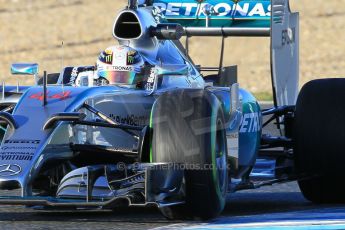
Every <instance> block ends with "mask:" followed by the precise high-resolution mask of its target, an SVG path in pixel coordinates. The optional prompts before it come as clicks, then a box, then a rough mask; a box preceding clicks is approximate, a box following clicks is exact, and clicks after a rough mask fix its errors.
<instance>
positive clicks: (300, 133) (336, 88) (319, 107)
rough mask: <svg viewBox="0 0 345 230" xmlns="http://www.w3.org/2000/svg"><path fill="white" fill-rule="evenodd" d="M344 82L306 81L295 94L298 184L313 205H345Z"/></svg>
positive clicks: (339, 80) (340, 80)
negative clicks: (297, 93) (302, 176)
mask: <svg viewBox="0 0 345 230" xmlns="http://www.w3.org/2000/svg"><path fill="white" fill-rule="evenodd" d="M344 98H345V79H321V80H314V81H310V82H308V83H307V84H306V85H305V86H304V87H303V88H302V89H301V92H300V94H299V97H298V100H297V104H296V111H295V126H294V142H295V143H294V145H295V147H294V153H295V154H294V155H295V164H296V170H297V172H298V173H299V174H300V175H305V176H310V177H309V178H308V177H307V178H308V179H301V180H299V181H298V184H299V187H300V189H301V191H302V193H303V195H304V197H305V198H306V199H308V200H310V201H312V202H315V203H344V202H345V195H344V194H345V186H343V184H342V183H344V181H345V170H344V165H345V104H344V102H343V100H344Z"/></svg>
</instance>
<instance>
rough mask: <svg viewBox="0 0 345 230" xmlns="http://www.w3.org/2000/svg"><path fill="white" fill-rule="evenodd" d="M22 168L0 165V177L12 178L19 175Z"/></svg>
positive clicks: (12, 165) (13, 165)
mask: <svg viewBox="0 0 345 230" xmlns="http://www.w3.org/2000/svg"><path fill="white" fill-rule="evenodd" d="M21 171H22V168H21V167H20V166H19V165H17V164H3V165H0V176H5V177H6V176H14V175H17V174H19V173H20V172H21Z"/></svg>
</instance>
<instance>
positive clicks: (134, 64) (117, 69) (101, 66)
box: [97, 45, 144, 85]
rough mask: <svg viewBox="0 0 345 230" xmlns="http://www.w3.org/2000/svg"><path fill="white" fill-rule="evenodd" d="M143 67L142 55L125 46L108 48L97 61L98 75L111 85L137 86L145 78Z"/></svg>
mask: <svg viewBox="0 0 345 230" xmlns="http://www.w3.org/2000/svg"><path fill="white" fill-rule="evenodd" d="M143 67H144V60H143V58H142V57H141V55H140V54H139V53H138V52H137V51H136V50H134V49H132V48H130V47H128V46H124V45H120V46H111V47H108V48H107V49H105V50H104V51H103V52H101V54H100V55H99V56H98V59H97V75H98V77H100V78H105V79H106V80H107V81H108V82H109V84H110V85H136V84H137V83H138V82H140V81H141V79H142V78H143V76H142V75H141V71H142V69H143Z"/></svg>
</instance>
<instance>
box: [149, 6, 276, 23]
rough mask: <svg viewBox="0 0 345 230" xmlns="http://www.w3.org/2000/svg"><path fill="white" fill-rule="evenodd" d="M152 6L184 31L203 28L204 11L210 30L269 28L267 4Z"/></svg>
mask: <svg viewBox="0 0 345 230" xmlns="http://www.w3.org/2000/svg"><path fill="white" fill-rule="evenodd" d="M236 2H238V3H236ZM153 5H154V6H156V7H158V8H159V9H160V10H161V13H162V14H163V15H164V17H165V18H166V19H167V20H168V21H169V22H173V23H179V24H181V25H183V26H185V27H204V26H205V25H206V14H205V12H204V10H203V9H206V8H207V9H211V10H210V11H211V15H210V18H209V19H210V21H209V27H266V28H269V27H270V18H271V1H270V0H255V1H254V0H242V1H230V0H228V1H224V0H222V1H219V0H205V1H196V0H175V1H174V0H173V1H171V0H154V1H153Z"/></svg>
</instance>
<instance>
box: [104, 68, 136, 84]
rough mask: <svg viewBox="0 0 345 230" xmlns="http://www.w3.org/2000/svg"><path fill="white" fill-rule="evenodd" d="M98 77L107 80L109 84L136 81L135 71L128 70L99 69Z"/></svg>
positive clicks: (132, 82)
mask: <svg viewBox="0 0 345 230" xmlns="http://www.w3.org/2000/svg"><path fill="white" fill-rule="evenodd" d="M98 74H99V76H100V77H104V78H106V79H107V80H108V81H109V84H111V85H114V84H125V85H132V84H135V83H136V79H135V76H136V75H137V73H136V72H129V71H99V72H98Z"/></svg>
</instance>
